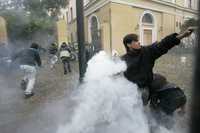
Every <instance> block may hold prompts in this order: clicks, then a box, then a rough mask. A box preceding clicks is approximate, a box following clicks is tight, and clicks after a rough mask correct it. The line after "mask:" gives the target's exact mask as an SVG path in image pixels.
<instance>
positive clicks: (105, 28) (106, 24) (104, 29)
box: [85, 4, 110, 52]
mask: <svg viewBox="0 0 200 133" xmlns="http://www.w3.org/2000/svg"><path fill="white" fill-rule="evenodd" d="M109 10H110V4H107V5H105V6H103V7H102V8H101V9H100V10H98V11H96V12H94V13H92V14H89V15H88V16H86V17H85V37H86V39H85V40H86V42H89V43H91V38H90V32H89V30H90V29H89V23H90V18H91V17H92V16H96V17H97V18H98V22H99V29H100V32H101V43H102V48H103V49H104V50H106V51H107V52H109V49H110V48H109V47H110V11H109Z"/></svg>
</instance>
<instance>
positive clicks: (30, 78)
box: [12, 43, 41, 98]
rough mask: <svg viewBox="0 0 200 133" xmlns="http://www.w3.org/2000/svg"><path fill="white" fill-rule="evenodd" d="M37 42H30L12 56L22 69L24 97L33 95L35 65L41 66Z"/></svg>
mask: <svg viewBox="0 0 200 133" xmlns="http://www.w3.org/2000/svg"><path fill="white" fill-rule="evenodd" d="M38 48H39V46H38V44H36V43H32V44H31V47H30V48H28V49H24V50H22V51H20V52H18V53H16V54H15V55H14V56H13V57H12V61H16V62H17V63H19V65H20V69H21V70H22V71H23V74H24V77H23V79H22V83H21V85H22V87H24V95H25V98H29V97H31V96H33V95H34V93H33V89H34V85H35V80H36V73H37V69H36V67H37V66H41V59H40V55H39V53H38Z"/></svg>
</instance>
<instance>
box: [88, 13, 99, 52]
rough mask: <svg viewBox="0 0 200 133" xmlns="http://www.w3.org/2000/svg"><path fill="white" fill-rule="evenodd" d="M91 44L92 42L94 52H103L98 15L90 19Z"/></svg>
mask: <svg viewBox="0 0 200 133" xmlns="http://www.w3.org/2000/svg"><path fill="white" fill-rule="evenodd" d="M89 36H90V39H89V42H91V44H92V46H93V48H94V52H98V51H99V50H101V34H100V23H99V20H98V18H97V16H96V15H92V16H91V17H90V18H89Z"/></svg>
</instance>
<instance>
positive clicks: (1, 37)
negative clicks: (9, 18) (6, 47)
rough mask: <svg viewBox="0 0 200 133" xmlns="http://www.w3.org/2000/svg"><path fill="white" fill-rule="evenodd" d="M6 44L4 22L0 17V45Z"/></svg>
mask: <svg viewBox="0 0 200 133" xmlns="http://www.w3.org/2000/svg"><path fill="white" fill-rule="evenodd" d="M7 43H8V36H7V28H6V21H5V19H4V18H3V17H1V16H0V45H3V44H7Z"/></svg>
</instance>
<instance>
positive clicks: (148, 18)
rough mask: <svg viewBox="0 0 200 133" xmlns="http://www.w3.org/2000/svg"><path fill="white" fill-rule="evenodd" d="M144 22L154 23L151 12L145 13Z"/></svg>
mask: <svg viewBox="0 0 200 133" xmlns="http://www.w3.org/2000/svg"><path fill="white" fill-rule="evenodd" d="M142 23H146V24H153V23H154V22H153V16H152V15H151V14H150V13H146V14H144V16H143V18H142Z"/></svg>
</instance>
